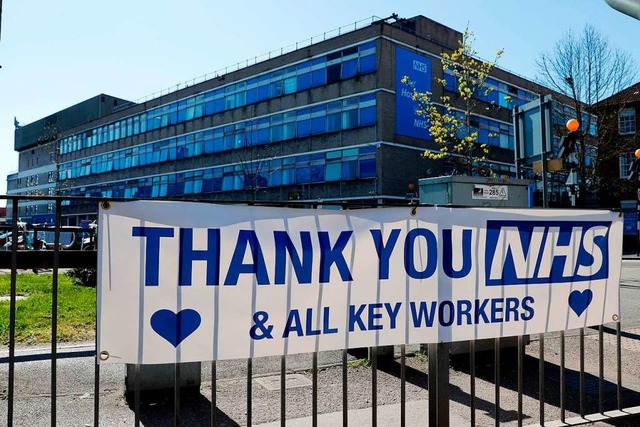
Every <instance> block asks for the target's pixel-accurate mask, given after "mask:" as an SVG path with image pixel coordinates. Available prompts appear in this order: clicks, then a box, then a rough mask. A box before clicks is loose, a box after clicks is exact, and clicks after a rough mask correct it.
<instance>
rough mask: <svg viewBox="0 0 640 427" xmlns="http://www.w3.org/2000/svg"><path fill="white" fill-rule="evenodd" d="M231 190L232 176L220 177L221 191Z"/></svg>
mask: <svg viewBox="0 0 640 427" xmlns="http://www.w3.org/2000/svg"><path fill="white" fill-rule="evenodd" d="M233 189H234V188H233V175H227V176H224V177H222V191H231V190H233Z"/></svg>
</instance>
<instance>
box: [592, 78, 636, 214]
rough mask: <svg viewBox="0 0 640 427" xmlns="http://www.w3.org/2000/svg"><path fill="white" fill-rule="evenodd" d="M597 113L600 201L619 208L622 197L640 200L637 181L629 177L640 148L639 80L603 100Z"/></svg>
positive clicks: (597, 106) (597, 108) (598, 105)
mask: <svg viewBox="0 0 640 427" xmlns="http://www.w3.org/2000/svg"><path fill="white" fill-rule="evenodd" d="M595 112H596V113H597V114H598V118H599V123H598V127H599V130H600V132H599V133H600V140H601V148H600V150H599V158H600V162H599V166H600V167H599V171H598V176H599V177H600V179H601V182H600V193H601V200H602V204H603V205H604V206H607V207H615V208H618V207H620V201H621V200H638V182H637V180H633V181H630V180H629V179H628V177H629V175H630V167H631V166H632V165H633V164H634V161H635V160H636V155H635V151H636V150H637V149H639V148H640V134H639V133H638V129H640V118H639V117H638V114H639V113H640V83H636V84H634V85H632V86H630V87H628V88H627V89H624V90H622V91H620V92H618V93H616V94H614V95H612V96H610V97H608V98H606V99H604V100H602V101H601V102H599V103H598V104H597V105H596V106H595Z"/></svg>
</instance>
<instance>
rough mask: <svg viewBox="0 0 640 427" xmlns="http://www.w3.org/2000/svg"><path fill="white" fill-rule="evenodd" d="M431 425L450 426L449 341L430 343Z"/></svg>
mask: <svg viewBox="0 0 640 427" xmlns="http://www.w3.org/2000/svg"><path fill="white" fill-rule="evenodd" d="M429 425H430V426H438V427H448V426H449V343H435V344H429Z"/></svg>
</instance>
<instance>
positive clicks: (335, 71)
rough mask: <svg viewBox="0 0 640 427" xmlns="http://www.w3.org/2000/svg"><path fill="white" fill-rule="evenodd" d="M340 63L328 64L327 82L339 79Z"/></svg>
mask: <svg viewBox="0 0 640 427" xmlns="http://www.w3.org/2000/svg"><path fill="white" fill-rule="evenodd" d="M341 68H342V67H341V64H334V65H329V66H328V67H327V84H331V83H335V82H339V81H340V70H341Z"/></svg>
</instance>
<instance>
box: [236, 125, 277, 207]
mask: <svg viewBox="0 0 640 427" xmlns="http://www.w3.org/2000/svg"><path fill="white" fill-rule="evenodd" d="M257 133H258V126H257V124H256V122H255V121H254V120H249V121H248V122H247V124H246V127H245V129H244V132H243V133H242V134H240V135H239V136H238V139H237V145H236V148H238V149H237V150H235V155H236V158H237V160H238V161H237V163H236V166H235V168H234V171H235V174H236V176H237V177H238V179H240V181H241V182H242V188H243V189H244V190H245V191H249V192H250V193H251V200H253V201H255V200H257V199H258V193H259V191H260V190H262V189H264V188H267V187H268V186H269V176H270V175H271V174H272V173H273V172H274V170H272V169H271V163H272V162H271V160H272V159H273V158H274V157H275V155H274V146H273V145H272V144H271V143H269V144H258V143H257V141H256V140H255V137H254V136H255V135H256V134H257Z"/></svg>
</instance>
